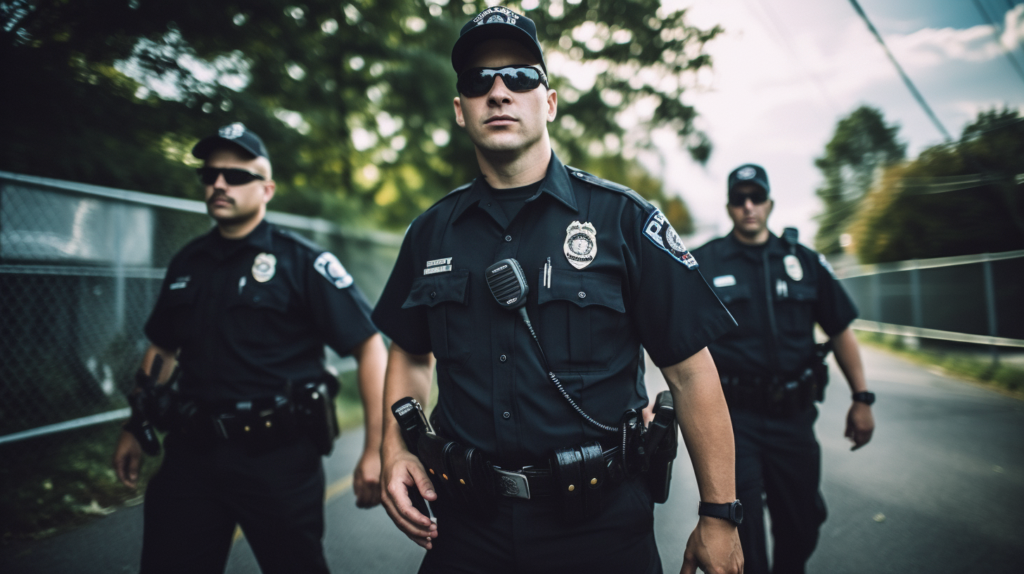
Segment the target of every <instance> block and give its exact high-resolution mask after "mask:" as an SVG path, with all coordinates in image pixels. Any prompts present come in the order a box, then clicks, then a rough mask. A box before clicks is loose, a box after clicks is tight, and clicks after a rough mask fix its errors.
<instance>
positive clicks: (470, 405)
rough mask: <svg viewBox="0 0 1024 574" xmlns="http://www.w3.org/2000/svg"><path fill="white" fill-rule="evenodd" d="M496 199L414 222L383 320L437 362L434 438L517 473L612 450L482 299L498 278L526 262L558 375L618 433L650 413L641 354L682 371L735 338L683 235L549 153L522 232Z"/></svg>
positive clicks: (378, 319) (479, 187)
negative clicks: (498, 271) (495, 273)
mask: <svg viewBox="0 0 1024 574" xmlns="http://www.w3.org/2000/svg"><path fill="white" fill-rule="evenodd" d="M497 193H500V191H492V190H491V189H490V187H489V186H487V185H485V182H484V180H483V179H482V178H478V179H477V180H475V181H474V182H473V183H471V184H469V185H466V186H464V187H462V188H459V189H457V190H455V191H454V192H452V193H451V194H449V195H448V196H446V197H445V198H443V199H441V200H440V201H439V202H438V203H437V204H435V205H434V206H433V207H431V208H430V209H428V210H427V211H426V212H425V213H423V214H422V215H421V216H419V217H418V218H417V219H416V220H415V221H413V223H412V225H411V226H410V227H409V230H408V231H407V232H406V236H405V240H404V241H403V243H402V248H401V251H400V253H399V256H398V261H397V263H396V264H395V268H394V270H393V271H392V274H391V277H390V279H389V280H388V283H387V286H386V287H385V289H384V293H383V294H382V295H381V298H380V300H379V301H378V304H377V307H376V309H375V310H374V314H373V319H374V323H376V324H377V326H378V327H380V329H381V331H383V332H384V333H385V334H386V335H388V336H389V337H391V338H392V339H393V341H394V342H395V343H397V344H398V345H399V346H401V347H402V348H403V349H404V350H406V351H408V352H410V353H413V354H425V353H430V352H432V353H433V354H434V356H435V357H436V358H437V376H438V385H439V388H440V394H439V398H438V405H437V407H436V412H437V419H436V420H437V424H438V427H439V428H438V429H437V430H438V432H440V433H441V434H442V435H444V436H445V437H446V438H449V439H453V440H457V441H459V442H462V443H464V444H467V445H470V446H474V447H476V448H479V449H482V450H483V451H484V452H486V453H488V454H489V455H490V456H492V457H495V459H494V460H493V462H494V463H495V464H500V465H502V466H506V467H509V468H511V467H515V466H518V465H523V464H536V463H539V462H540V461H542V460H544V457H546V456H547V455H548V454H550V452H551V450H552V449H554V448H559V447H566V446H570V445H574V444H580V443H582V442H586V441H588V440H594V439H598V440H602V441H612V440H614V439H613V436H610V435H609V434H608V433H606V432H605V431H602V430H600V429H598V428H596V427H593V426H591V425H590V424H588V423H586V422H584V420H583V419H582V418H581V417H580V416H579V415H578V414H577V413H576V412H575V411H574V410H573V409H572V407H571V406H570V405H569V404H568V402H567V401H566V400H565V398H564V397H562V396H561V395H560V393H559V392H558V390H557V389H556V388H555V386H554V385H553V383H552V382H551V381H550V380H549V379H548V378H547V377H546V376H545V372H546V371H545V370H544V368H543V367H542V364H541V358H540V354H539V353H538V351H537V347H536V343H535V342H534V340H533V339H532V338H531V336H530V334H529V331H528V330H527V328H526V326H525V325H524V323H523V321H522V319H521V318H519V317H518V315H517V313H515V312H510V311H507V310H505V309H503V308H501V307H500V306H499V305H498V303H497V302H496V301H495V300H494V297H493V296H492V295H491V292H490V291H489V289H488V287H487V285H486V282H485V280H484V270H485V269H487V267H489V266H490V265H491V264H493V263H495V262H497V261H499V260H502V259H506V258H515V259H516V260H518V261H519V263H520V264H521V266H522V268H523V270H524V272H525V274H526V277H527V281H528V284H529V289H530V291H529V295H528V296H527V304H526V310H527V313H528V314H529V317H530V319H531V322H532V323H533V325H534V327H535V329H536V330H537V335H538V337H539V339H540V342H541V344H542V345H543V348H544V353H545V354H546V355H547V358H548V360H549V361H550V362H551V369H552V370H553V371H554V372H555V373H556V374H557V376H558V377H559V379H560V380H561V381H562V383H563V385H564V386H565V389H566V391H567V392H568V393H569V395H570V396H571V397H572V398H573V400H574V401H576V402H577V404H579V405H580V406H581V407H582V408H583V410H584V411H586V412H587V413H588V414H589V415H590V416H592V417H594V418H595V419H597V420H598V421H599V422H601V423H603V424H606V425H610V426H617V425H618V423H619V420H620V418H621V416H622V414H623V412H624V411H626V410H627V409H630V408H633V409H640V408H643V407H645V406H646V405H647V402H648V400H647V394H646V388H645V386H644V379H643V371H644V362H643V352H642V350H641V344H642V345H643V348H645V349H647V352H648V353H650V355H651V358H652V359H653V361H654V362H655V364H657V365H658V366H661V367H665V366H670V365H674V364H676V363H678V362H680V361H683V360H684V359H686V358H688V357H690V356H691V355H693V354H694V353H696V352H697V351H699V350H701V349H702V348H704V347H705V346H707V345H708V343H710V342H711V341H712V340H713V339H715V337H718V336H719V335H721V334H722V333H724V332H725V331H727V330H729V329H730V328H732V327H733V325H734V323H733V320H732V318H731V317H730V316H729V313H728V312H727V311H726V310H725V308H724V307H723V306H722V304H721V303H720V302H719V301H718V299H717V298H716V297H715V295H714V293H712V291H711V289H710V288H709V287H708V286H707V284H706V283H705V282H704V279H703V278H702V277H701V274H700V272H699V271H698V270H697V268H696V267H697V263H696V261H695V260H694V259H693V256H692V255H690V254H689V253H688V252H687V251H686V249H685V247H683V244H682V242H681V241H679V238H678V236H677V235H676V234H675V232H674V231H672V230H671V226H670V225H669V224H668V223H667V222H666V221H665V220H664V218H663V217H662V216H661V213H660V212H659V211H658V210H656V209H655V208H654V207H653V206H652V205H651V204H649V203H648V202H647V201H645V200H644V199H642V198H641V197H640V196H638V195H637V194H636V193H635V192H633V191H632V190H629V189H628V188H625V187H622V186H619V185H617V184H614V183H611V182H607V181H604V180H601V179H599V178H597V177H594V176H592V175H590V174H587V173H584V172H581V171H578V170H575V169H573V168H570V167H566V166H563V165H562V164H561V163H560V162H559V161H558V158H557V157H555V156H554V155H553V154H552V158H551V163H550V165H549V167H548V171H547V174H546V176H545V179H544V180H543V183H542V184H541V185H540V188H539V190H538V191H537V192H536V193H535V194H534V195H533V196H532V197H530V198H528V199H527V200H526V202H525V204H524V205H523V207H522V208H521V209H520V210H519V212H518V213H517V214H516V215H515V217H514V218H513V219H511V221H510V220H509V218H508V217H507V215H506V213H505V210H503V209H502V207H501V205H500V204H499V202H498V201H497V200H496V199H495V195H496V194H497ZM587 223H589V224H590V225H591V226H592V228H586V229H584V228H585V224H587ZM574 224H576V225H575V226H573V225H574ZM570 227H572V228H573V231H571V232H570V231H569V228H570ZM591 232H592V233H591ZM568 239H571V241H567V240H568ZM567 252H568V255H567ZM570 256H571V257H573V258H574V260H575V261H576V263H577V265H580V266H581V268H577V267H576V266H574V265H572V264H571V263H570V259H569V257H570ZM549 258H550V260H551V265H552V270H551V273H550V281H548V280H546V279H545V277H544V275H545V272H544V267H545V265H546V263H547V261H548V259H549ZM612 444H613V443H612Z"/></svg>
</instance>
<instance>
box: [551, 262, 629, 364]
mask: <svg viewBox="0 0 1024 574" xmlns="http://www.w3.org/2000/svg"><path fill="white" fill-rule="evenodd" d="M543 274H544V271H543V269H542V270H540V275H539V277H540V279H539V280H538V281H537V285H538V286H539V287H538V288H537V304H538V305H539V306H540V309H541V311H540V320H539V321H538V322H539V323H540V330H541V333H542V334H541V335H540V336H541V344H542V345H544V352H545V353H547V355H548V358H549V359H550V360H551V361H552V363H553V365H552V368H554V369H556V370H558V369H559V368H560V365H561V368H564V367H565V363H568V364H569V365H568V367H569V369H570V370H601V369H603V368H605V367H606V365H607V361H608V359H609V358H611V357H612V356H615V354H617V353H618V352H620V351H621V349H619V345H618V344H617V343H619V342H621V340H622V333H623V332H624V331H623V330H628V329H629V328H630V326H629V319H628V317H627V316H626V306H625V304H624V302H623V299H622V281H621V280H620V279H619V278H618V277H615V276H613V275H606V274H604V273H596V272H586V271H569V270H565V269H552V270H551V287H545V286H544V278H543Z"/></svg>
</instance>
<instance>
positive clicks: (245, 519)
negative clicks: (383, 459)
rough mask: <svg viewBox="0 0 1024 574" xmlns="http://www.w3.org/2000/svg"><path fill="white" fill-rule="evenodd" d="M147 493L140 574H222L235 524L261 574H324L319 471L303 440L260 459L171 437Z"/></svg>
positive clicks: (232, 447)
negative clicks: (262, 573)
mask: <svg viewBox="0 0 1024 574" xmlns="http://www.w3.org/2000/svg"><path fill="white" fill-rule="evenodd" d="M165 446H166V454H165V455H164V462H163V465H162V466H161V467H160V470H159V471H158V472H157V474H156V476H154V477H153V480H152V481H151V482H150V484H149V487H148V489H147V490H146V502H145V508H144V509H143V514H144V527H143V537H142V538H143V541H142V568H141V572H142V574H159V573H168V574H170V573H175V574H180V573H182V572H189V573H194V574H200V573H203V574H205V573H210V574H221V573H222V572H224V566H225V565H226V563H227V559H228V553H229V552H230V550H231V544H232V538H233V535H234V531H235V526H236V524H237V525H239V526H241V528H242V532H243V533H244V534H245V537H246V539H247V540H248V541H249V545H250V546H251V547H252V551H253V554H255V556H256V560H257V561H258V562H259V565H260V569H261V570H262V571H263V572H264V574H275V573H298V572H302V573H307V572H314V573H326V572H328V570H327V563H326V561H325V560H324V554H323V546H322V539H323V534H324V506H323V504H324V471H323V464H322V462H321V460H320V454H319V453H318V452H317V450H316V448H315V447H314V446H313V443H312V441H311V440H308V439H306V438H304V437H303V438H301V439H297V440H296V441H294V442H292V443H290V444H287V445H285V446H281V447H278V448H276V449H274V450H271V451H269V452H265V453H261V454H255V455H251V454H247V453H246V452H244V451H243V450H242V449H240V448H239V447H238V445H236V444H233V443H230V442H224V441H218V442H216V443H214V444H211V445H209V446H206V447H197V446H196V445H193V444H191V443H190V442H188V441H186V440H181V439H180V437H176V436H175V435H174V434H173V433H172V434H171V435H170V436H168V438H167V441H166V444H165Z"/></svg>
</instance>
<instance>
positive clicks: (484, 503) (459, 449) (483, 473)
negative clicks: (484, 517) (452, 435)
mask: <svg viewBox="0 0 1024 574" xmlns="http://www.w3.org/2000/svg"><path fill="white" fill-rule="evenodd" d="M443 456H444V467H445V471H446V475H447V478H445V477H442V480H445V481H446V482H447V483H448V485H449V490H451V491H452V492H453V493H454V494H455V496H456V498H457V499H458V500H459V503H460V504H462V505H463V507H464V508H467V509H472V510H473V511H474V512H476V513H477V514H486V513H487V512H488V511H489V510H491V509H492V508H493V506H494V494H495V492H494V479H493V476H492V475H493V470H490V471H489V468H490V466H489V465H488V463H487V462H486V461H485V460H484V457H483V453H481V452H480V451H478V450H477V449H475V448H473V447H466V446H463V445H461V444H459V443H457V442H454V441H448V442H447V443H445V445H444V449H443Z"/></svg>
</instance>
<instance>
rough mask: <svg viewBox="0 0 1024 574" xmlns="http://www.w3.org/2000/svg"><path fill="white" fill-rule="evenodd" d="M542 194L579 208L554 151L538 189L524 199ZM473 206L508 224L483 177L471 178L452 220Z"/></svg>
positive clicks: (528, 200) (565, 173)
mask: <svg viewBox="0 0 1024 574" xmlns="http://www.w3.org/2000/svg"><path fill="white" fill-rule="evenodd" d="M544 194H548V195H550V196H551V197H554V198H555V199H557V200H558V201H560V202H561V203H563V204H564V205H565V206H566V207H568V208H569V209H571V210H573V211H576V212H578V211H579V208H577V207H576V196H575V194H573V192H572V180H570V179H569V172H568V170H566V169H565V166H564V165H562V162H561V161H559V160H558V156H556V155H555V152H551V161H550V162H549V163H548V170H547V173H546V174H544V183H542V184H541V185H540V189H539V190H538V191H537V193H536V194H535V195H534V196H533V197H531V198H529V199H527V200H526V203H530V202H531V201H534V200H535V199H537V198H538V197H540V196H541V195H544ZM473 206H478V207H479V208H480V209H482V210H483V211H485V212H487V214H488V215H490V216H491V217H492V218H493V219H494V220H495V221H496V222H498V224H499V225H501V226H502V227H503V228H504V227H507V226H508V224H509V221H508V218H507V217H506V215H505V212H504V210H502V209H501V206H500V205H498V202H497V200H495V199H494V196H493V195H492V193H491V189H490V186H488V185H485V181H484V179H483V177H478V178H476V179H475V180H473V185H471V186H470V188H469V189H467V190H466V191H465V192H464V193H463V194H462V197H460V198H459V204H458V205H457V206H456V207H455V210H454V212H453V213H452V221H453V222H458V221H459V219H461V218H462V216H463V215H464V214H465V213H466V212H467V211H469V208H470V207H473Z"/></svg>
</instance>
